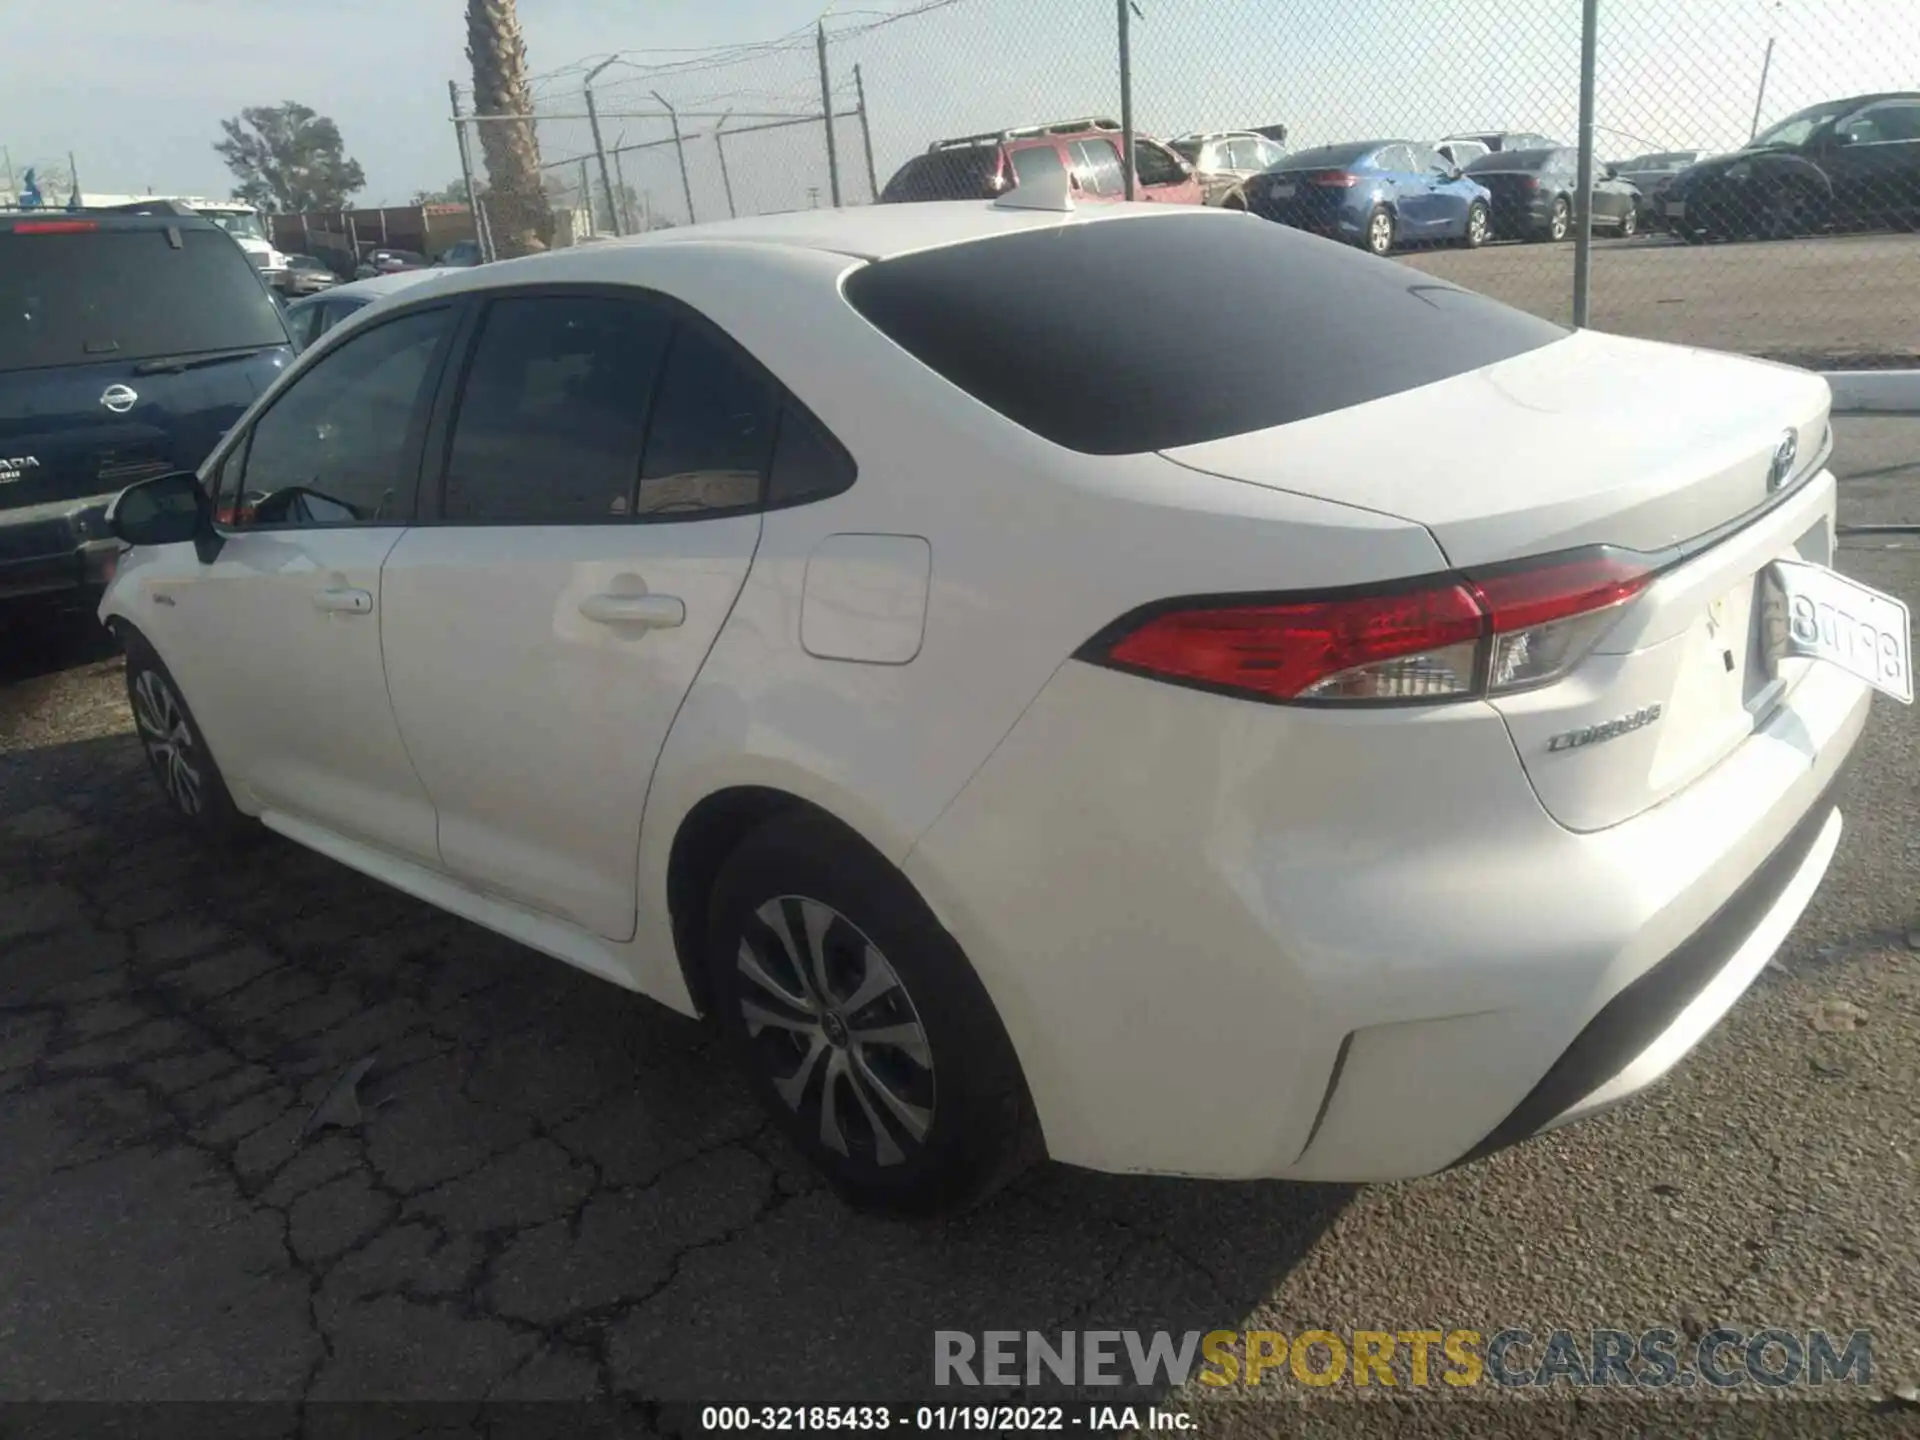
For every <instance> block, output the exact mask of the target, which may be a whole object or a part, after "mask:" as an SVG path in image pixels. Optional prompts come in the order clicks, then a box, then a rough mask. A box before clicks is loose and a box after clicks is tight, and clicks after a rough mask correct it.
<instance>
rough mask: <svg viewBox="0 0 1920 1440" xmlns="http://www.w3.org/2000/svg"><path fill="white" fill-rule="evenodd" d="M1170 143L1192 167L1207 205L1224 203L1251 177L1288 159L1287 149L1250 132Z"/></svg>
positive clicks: (1198, 136) (1216, 132) (1190, 137)
mask: <svg viewBox="0 0 1920 1440" xmlns="http://www.w3.org/2000/svg"><path fill="white" fill-rule="evenodd" d="M1167 143H1168V144H1169V145H1171V146H1172V147H1173V148H1174V149H1175V150H1176V151H1178V152H1179V154H1180V157H1181V158H1182V159H1183V160H1185V161H1186V162H1187V163H1188V164H1189V165H1191V166H1193V170H1194V175H1193V178H1194V179H1196V180H1198V181H1199V182H1200V194H1201V199H1202V200H1203V201H1204V202H1205V203H1206V204H1208V205H1219V204H1221V203H1222V202H1224V201H1225V200H1226V198H1227V196H1228V195H1229V194H1231V193H1232V192H1233V191H1234V190H1235V189H1236V188H1237V187H1238V186H1239V185H1240V183H1241V182H1242V181H1243V180H1245V179H1246V178H1247V177H1248V176H1250V175H1258V174H1259V173H1260V172H1261V171H1262V170H1270V169H1272V168H1273V167H1274V166H1275V165H1278V164H1279V163H1280V162H1281V161H1282V160H1284V159H1286V158H1287V152H1286V150H1285V148H1284V147H1282V146H1280V145H1276V144H1275V143H1274V142H1273V141H1271V140H1269V139H1267V138H1266V136H1264V135H1256V134H1254V133H1253V132H1252V131H1251V130H1214V131H1208V132H1206V133H1204V134H1195V135H1182V136H1181V137H1180V138H1179V139H1177V140H1170V141H1168V142H1167Z"/></svg>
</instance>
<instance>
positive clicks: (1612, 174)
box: [1600, 165, 1620, 180]
mask: <svg viewBox="0 0 1920 1440" xmlns="http://www.w3.org/2000/svg"><path fill="white" fill-rule="evenodd" d="M1600 178H1601V179H1602V180H1618V179H1619V178H1620V170H1619V167H1618V166H1614V165H1609V166H1607V167H1606V169H1604V170H1602V171H1601V172H1600Z"/></svg>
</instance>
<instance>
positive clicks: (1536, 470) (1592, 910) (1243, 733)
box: [101, 192, 1910, 1210]
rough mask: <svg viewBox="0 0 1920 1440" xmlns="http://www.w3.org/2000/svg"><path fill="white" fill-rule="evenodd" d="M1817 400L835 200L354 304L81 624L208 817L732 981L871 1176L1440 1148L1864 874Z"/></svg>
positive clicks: (1189, 212)
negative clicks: (97, 629) (1849, 788)
mask: <svg viewBox="0 0 1920 1440" xmlns="http://www.w3.org/2000/svg"><path fill="white" fill-rule="evenodd" d="M1195 275H1199V276H1205V277H1206V281H1205V283H1203V284H1189V283H1186V282H1185V280H1184V279H1181V278H1179V277H1190V276H1195ZM1828 407H1829V395H1828V391H1827V387H1826V386H1825V384H1824V383H1823V382H1822V381H1821V380H1820V379H1818V378H1817V377H1815V376H1813V375H1810V374H1807V373H1804V372H1801V371H1797V370H1792V369H1787V368H1784V367H1780V366H1775V365H1769V364H1764V363H1760V362H1755V361H1750V360H1744V359H1738V358H1733V357H1730V356H1726V355H1719V354H1710V353H1704V352H1700V351H1694V350H1687V349H1680V348H1674V347H1670V346H1664V345H1656V344H1650V343H1643V342H1639V341H1633V340H1625V339H1619V338H1616V337H1613V336H1609V335H1603V334H1598V333H1594V332H1578V333H1574V332H1569V331H1567V330H1564V329H1562V328H1560V327H1558V326H1556V325H1553V324H1550V323H1548V322H1547V321H1545V320H1541V319H1537V318H1534V317H1533V316H1530V315H1525V314H1521V313H1519V312H1517V311H1514V310H1511V309H1507V308H1505V307H1504V306H1502V305H1499V304H1497V303H1495V302H1493V301H1491V300H1488V299H1485V298H1483V297H1481V296H1478V295H1475V294H1472V293H1470V292H1467V291H1463V290H1460V289H1457V288H1455V287H1454V286H1451V285H1448V284H1445V283H1443V282H1441V281H1439V280H1435V279H1433V278H1431V277H1428V276H1426V275H1422V274H1419V273H1416V272H1414V271H1412V270H1408V269H1405V268H1403V267H1401V266H1398V265H1395V264H1391V263H1386V262H1382V261H1378V260H1374V259H1371V258H1369V257H1367V256H1364V255H1361V254H1359V253H1357V252H1355V251H1353V250H1351V249H1348V248H1346V247H1342V246H1340V245H1336V244H1333V243H1330V242H1326V241H1322V240H1319V239H1315V238H1313V237H1310V236H1307V235H1304V234H1301V233H1300V232H1298V231H1294V230H1290V229H1286V228H1284V227H1281V226H1278V225H1272V224H1269V223H1266V222H1264V221H1261V220H1258V219H1254V218H1251V217H1248V216H1245V215H1238V214H1233V213H1223V212H1219V211H1202V210H1199V209H1198V208H1197V207H1196V208H1185V207H1181V208H1178V209H1176V207H1170V206H1153V205H1139V206H1110V207H1109V206H1103V207H1100V208H1099V209H1098V210H1097V211H1095V210H1086V211H1082V212H1080V213H1073V212H1072V210H1071V208H1070V202H1067V201H1065V200H1063V199H1059V198H1057V197H1055V198H1053V199H1049V198H1048V197H1039V198H1038V199H1035V198H1032V197H1025V196H1022V195H1021V194H1020V193H1019V192H1016V193H1015V195H1014V196H1012V197H1008V198H1006V199H1003V200H1001V201H999V202H995V203H985V202H982V203H965V204H928V205H902V206H877V207H872V208H867V209H860V210H844V211H815V212H807V213H801V214H794V215H783V216H776V217H770V218H764V219H753V220H741V221H736V222H730V223H727V224H721V225H709V226H696V227H691V228H687V229H680V230H674V231H671V232H668V233H665V234H657V235H650V236H647V237H644V238H641V239H637V240H630V241H624V242H614V243H609V244H605V245H596V246H592V247H587V248H582V249H576V250H570V251H564V252H558V253H554V254H549V255H543V256H540V257H537V258H533V259H528V260H523V261H513V262H509V263H505V264H499V265H491V266H487V267H485V268H483V269H476V270H470V271H466V272H463V273H460V274H450V275H448V276H446V277H445V278H444V279H442V280H441V281H440V282H439V283H437V284H436V285H434V286H431V287H424V288H423V289H422V290H419V291H416V292H411V293H405V294H399V295H396V296H393V297H391V298H389V299H387V300H384V301H382V302H380V303H379V304H377V305H375V306H373V307H370V308H368V309H367V310H364V311H362V312H361V313H360V314H359V315H357V316H355V317H353V318H352V319H351V320H349V321H347V322H346V323H344V324H343V325H341V326H340V327H339V328H338V329H336V330H334V331H332V332H330V333H329V334H327V335H326V336H325V337H323V338H322V340H321V341H320V343H319V344H317V345H316V346H315V347H314V348H313V349H312V350H310V351H308V352H307V353H306V354H305V355H303V356H302V357H301V359H300V361H299V363H298V364H297V365H295V366H293V367H292V368H291V369H290V371H289V372H288V374H287V375H286V376H285V377H284V378H283V379H281V380H280V381H279V383H277V384H276V385H275V386H274V388H273V389H272V390H271V391H270V392H269V393H268V394H267V395H265V396H264V397H263V398H262V399H261V400H260V401H259V403H257V404H256V405H255V406H254V407H253V409H252V410H251V411H250V412H249V413H248V414H247V415H246V416H245V417H244V419H243V420H242V421H241V422H240V424H238V425H237V426H236V427H235V428H234V430H233V431H232V433H231V434H230V435H229V436H227V438H226V439H225V440H224V441H223V443H222V444H221V445H220V446H219V448H218V449H217V450H216V451H215V452H214V454H213V455H212V457H211V458H210V459H209V460H208V461H207V463H206V465H205V466H204V467H203V468H202V470H201V471H200V474H199V476H198V477H197V478H195V477H190V476H186V475H177V476H172V477H166V478H162V479H160V480H156V481H151V482H148V483H147V484H145V485H143V486H138V487H135V488H133V489H130V490H128V491H127V492H125V493H124V494H123V495H122V496H121V497H120V500H119V502H118V503H117V505H116V507H115V511H114V524H115V526H116V532H117V533H118V534H119V536H120V537H121V539H123V540H124V541H126V542H128V544H129V545H130V546H131V547H132V548H131V549H130V550H129V552H128V553H127V555H126V556H125V557H124V558H123V561H122V564H121V567H120V570H119V573H118V576H117V578H116V579H115V581H114V583H113V585H112V588H111V589H110V590H109V592H108V593H107V596H106V599H105V602H104V605H103V607H102V612H101V613H102V615H103V617H104V619H105V620H106V621H107V622H108V623H109V624H110V625H111V626H112V627H113V628H114V629H115V630H116V631H117V632H118V633H119V635H120V637H121V638H122V640H123V642H124V644H125V648H126V652H127V657H128V664H127V679H128V685H129V690H130V696H131V702H132V707H133V714H134V718H135V720H136V722H137V725H138V730H139V734H140V737H141V739H142V740H143V741H144V742H145V744H146V747H147V750H148V753H149V754H150V756H151V758H152V761H153V765H154V768H155V770H156V772H157V774H158V776H159V779H160V780H161V782H162V784H163V785H164V786H165V788H166V792H167V794H168V796H169V797H170V799H171V802H172V804H173V805H174V806H175V807H176V808H177V809H178V810H179V812H180V814H181V816H182V817H183V819H185V820H186V821H187V822H188V823H189V824H191V825H193V826H195V827H198V828H199V829H200V830H202V831H203V832H206V833H207V834H208V835H209V836H211V837H215V838H224V837H228V836H231V835H233V834H234V833H236V832H239V831H244V830H246V829H248V828H251V826H252V823H253V822H255V821H257V822H259V823H260V824H264V825H265V826H266V827H267V828H269V829H271V830H274V831H277V832H279V833H280V834H281V835H283V836H286V837H289V838H291V839H292V840H294V841H297V842H299V843H300V844H303V845H306V846H310V847H312V848H313V849H315V850H318V851H320V852H321V853H323V854H325V855H328V856H331V857H333V858H334V859H336V860H338V861H340V862H341V863H343V864H346V865H350V866H353V867H355V868H357V869H360V870H363V871H365V872H366V873H367V874H369V875H372V876H375V877H377V878H378V879H380V880H383V881H385V882H387V883H388V884H390V885H394V886H397V887H398V888H400V889H402V890H405V891H407V892H410V893H411V894H414V895H416V896H420V897H423V898H424V899H426V900H428V901H430V902H431V903H433V904H435V905H438V906H441V907H444V908H445V909H447V910H449V911H452V912H453V913H454V914H456V915H460V916H464V917H466V918H467V919H469V920H472V921H475V922H477V923H478V924H480V925H483V926H487V927H490V928H492V929H494V930H497V931H499V932H501V933H502V934H504V935H507V936H510V937H512V938H514V939H515V940H518V941H521V942H523V943H524V944H526V945H528V946H530V947H532V948H533V949H535V950H540V951H544V952H545V953H547V954H548V955H552V956H555V957H558V958H559V959H561V960H564V961H567V962H569V963H571V964H574V965H577V966H580V967H581V968H583V969H586V970H589V971H592V972H593V973H594V974H596V975H600V976H603V977H605V978H606V979H608V980H610V981H612V982H614V983H615V984H617V985H620V986H624V987H626V988H628V989H631V990H636V991H640V992H642V993H644V994H646V995H649V996H652V997H653V998H655V999H657V1000H659V1001H662V1002H664V1003H665V1004H667V1005H669V1006H672V1007H673V1008H675V1009H677V1010H681V1011H685V1012H688V1013H690V1014H703V1015H711V1016H713V1017H715V1018H716V1019H717V1021H718V1022H719V1024H720V1025H721V1026H723V1027H724V1029H725V1030H726V1031H727V1033H728V1034H729V1036H730V1038H731V1041H732V1042H733V1044H734V1048H736V1049H737V1051H738V1053H739V1056H740V1058H741V1060H742V1061H743V1062H744V1063H745V1064H746V1065H747V1066H748V1067H749V1069H750V1072H751V1075H752V1078H753V1081H754V1084H755V1085H756V1087H757V1090H758V1092H759V1094H760V1096H761V1098H762V1100H763V1101H764V1103H765V1105H766V1106H767V1108H768V1110H769V1111H771V1113H772V1114H773V1115H774V1116H775V1117H776V1118H777V1119H778V1121H779V1122H780V1123H781V1124H782V1125H783V1126H784V1127H785V1129H786V1131H787V1133H788V1134H790V1135H791V1137H792V1139H793V1141H794V1143H795V1144H796V1145H797V1146H799V1147H800V1149H801V1150H803V1151H804V1152H805V1153H806V1154H807V1155H808V1156H810V1157H811V1158H812V1159H813V1160H814V1161H815V1162H816V1163H817V1164H818V1165H819V1166H820V1167H821V1168H822V1169H823V1170H824V1171H825V1172H826V1173H827V1174H828V1175H829V1176H830V1177H831V1178H832V1180H833V1181H834V1182H835V1184H836V1185H837V1186H838V1187H839V1188H840V1190H841V1191H842V1192H843V1193H844V1194H846V1195H848V1196H849V1197H850V1198H852V1199H854V1200H856V1201H858V1202H861V1203H865V1204H869V1205H874V1206H879V1207H887V1208H893V1209H900V1210H929V1209H935V1208H939V1207H943V1206H948V1205H952V1204H957V1203H962V1202H964V1201H966V1200H968V1199H971V1198H976V1197H978V1196H979V1195H981V1194H984V1193H985V1192H987V1191H989V1190H990V1189H991V1188H992V1187H993V1186H994V1185H995V1184H996V1183H997V1182H998V1181H1000V1180H1002V1179H1004V1178H1005V1177H1006V1176H1007V1175H1009V1174H1010V1173H1012V1172H1013V1171H1014V1170H1015V1169H1017V1168H1018V1167H1019V1166H1020V1165H1021V1164H1022V1163H1024V1162H1026V1161H1028V1160H1031V1159H1032V1158H1034V1157H1036V1156H1038V1155H1042V1154H1045V1155H1051V1156H1052V1157H1054V1158H1056V1159H1059V1160H1063V1161H1068V1162H1071V1163H1074V1164H1077V1165H1084V1166H1092V1167H1096V1168H1099V1169H1104V1170H1114V1171H1158V1172H1172V1173H1178V1174H1184V1175H1198V1176H1223V1177H1226V1176H1231V1177H1253V1176H1279V1177H1294V1178H1308V1179H1341V1180H1370V1179H1384V1178H1390V1177H1399V1176H1410V1175H1417V1174H1421V1173H1425V1172H1430V1171H1434V1170H1437V1169H1441V1168H1444V1167H1446V1166H1449V1165H1452V1164H1454V1163H1456V1162H1459V1161H1461V1160H1463V1159H1467V1158H1471V1157H1474V1156H1478V1155H1481V1154H1484V1153H1486V1152H1487V1151H1489V1150H1491V1149H1494V1148H1497V1147H1499V1146H1502V1145H1504V1144H1507V1143H1510V1142H1512V1141H1515V1140H1519V1139H1521V1138H1523V1137H1525V1136H1528V1135H1532V1134H1535V1133H1537V1132H1540V1131H1542V1130H1546V1129H1549V1128H1552V1127H1554V1126H1557V1125H1560V1124H1562V1123H1564V1122H1566V1121H1568V1120H1570V1119H1572V1118H1575V1117H1578V1116H1581V1115H1584V1114H1587V1113H1590V1112H1592V1111H1595V1110H1598V1109H1600V1108H1602V1107H1605V1106H1607V1105H1610V1104H1613V1103H1614V1102H1616V1101H1618V1100H1620V1099H1622V1098H1623V1097H1625V1096H1628V1095H1630V1094H1632V1093H1634V1092H1635V1091H1637V1090H1639V1089H1641V1088H1642V1087H1644V1086H1646V1085H1647V1084H1649V1083H1650V1082H1652V1081H1653V1080H1655V1079H1656V1078H1657V1077H1659V1076H1660V1075H1662V1074H1663V1073H1665V1072H1666V1071H1667V1070H1668V1069H1669V1068H1670V1067H1672V1066H1673V1065H1674V1063H1675V1062H1676V1061H1677V1060H1679V1059H1680V1057H1681V1056H1682V1055H1683V1054H1685V1053H1686V1052H1687V1051H1688V1050H1689V1049H1690V1048H1691V1047H1692V1046H1693V1045H1694V1044H1695V1042H1697V1041H1698V1040H1699V1039H1700V1038H1701V1036H1702V1035H1703V1034H1705V1033H1706V1031H1707V1030H1708V1029H1709V1028H1710V1027H1711V1026H1712V1025H1713V1024H1714V1023H1715V1022H1716V1021H1717V1020H1718V1019H1719V1017H1720V1016H1721V1015H1722V1014H1723V1013H1724V1012H1725V1011H1726V1010H1727V1009H1728V1008H1729V1007H1730V1006H1731V1005H1732V1004H1733V1003H1734V1001H1735V999H1736V998H1737V997H1738V996H1739V995H1740V993H1741V991H1742V990H1743V989H1744V988H1745V987H1746V986H1747V985H1748V983H1749V982H1750V981H1752V979H1753V978H1754V976H1755V975H1756V974H1757V973H1758V972H1759V970H1760V969H1761V968H1762V966H1763V965H1764V964H1765V963H1766V961H1767V958H1768V956H1769V955H1770V954H1771V953H1772V952H1773V951H1774V949H1775V948H1776V947H1777V946H1778V945H1779V944H1780V943H1781V941H1782V938H1783V937H1784V936H1785V935H1786V933H1787V931H1788V929H1789V927H1790V926H1791V925H1792V924H1793V923H1794V920H1795V918H1796V917H1797V916H1798V915H1799V914H1800V913H1801V911H1802V909H1803V908H1804V907H1805V906H1806V904H1807V901H1808V899H1809V897H1810V896H1811V895H1812V893H1813V891H1814V888H1815V886H1816V885H1818V883H1819V882H1820V879H1821V877H1822V875H1823V873H1824V872H1825V870H1826V868H1827V865H1828V862H1829V860H1830V859H1831V858H1832V856H1833V853H1834V847H1835V845H1836V843H1837V842H1838V839H1839V835H1840V824H1841V822H1840V815H1839V813H1838V811H1837V810H1836V808H1835V801H1834V793H1833V791H1834V780H1835V776H1836V773H1837V772H1838V771H1839V769H1840V764H1841V761H1842V760H1843V759H1844V758H1845V757H1846V756H1847V753H1848V751H1849V750H1850V749H1851V748H1852V747H1853V745H1854V742H1855V740H1856V738H1857V737H1858V736H1859V734H1860V730H1861V726H1862V724H1863V723H1864V721H1865V719H1866V715H1867V711H1868V702H1869V695H1870V690H1871V689H1873V688H1879V689H1883V690H1887V691H1890V692H1894V693H1901V692H1905V693H1908V694H1910V680H1909V672H1908V654H1909V641H1908V625H1907V616H1906V612H1905V610H1904V609H1903V608H1902V607H1901V606H1900V605H1899V603H1898V602H1897V601H1893V600H1891V599H1888V598H1886V597H1884V596H1880V595H1878V594H1876V593H1875V592H1873V591H1869V590H1866V589H1864V588H1863V587H1860V586H1858V585H1855V584H1853V583H1852V582H1850V581H1848V580H1846V579H1844V578H1843V577H1840V576H1838V575H1836V574H1835V573H1834V572H1833V570H1832V569H1831V568H1830V567H1831V564H1832V561H1833V543H1834V542H1833V534H1834V493H1835V492H1834V482H1833V478H1832V476H1831V475H1830V474H1829V473H1828V471H1827V470H1826V468H1825V461H1826V458H1827V454H1828V451H1829V449H1830V446H1831V438H1830V432H1829V428H1828Z"/></svg>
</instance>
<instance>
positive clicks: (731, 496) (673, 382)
mask: <svg viewBox="0 0 1920 1440" xmlns="http://www.w3.org/2000/svg"><path fill="white" fill-rule="evenodd" d="M772 416H773V390H772V386H771V385H770V384H769V382H768V381H767V379H766V378H765V376H764V375H763V374H761V373H760V372H759V371H757V370H756V369H754V368H753V367H752V366H751V365H750V364H749V363H748V362H747V361H746V360H745V359H744V358H743V357H741V356H740V355H739V353H738V352H737V351H736V350H735V349H734V348H733V346H732V345H731V344H729V343H728V342H726V341H724V340H722V339H721V338H720V337H719V336H718V335H717V334H716V333H714V332H713V331H712V330H711V329H710V328H709V327H707V326H705V325H702V324H699V323H697V322H695V321H691V320H681V321H680V322H679V324H678V325H676V326H675V328H674V333H673V340H672V343H671V345H670V346H669V347H668V350H667V360H666V368H665V369H664V370H662V371H661V374H660V383H659V384H658V386H657V387H656V388H655V390H654V398H653V419H652V421H651V423H650V424H649V425H648V427H647V443H646V454H645V456H644V458H643V459H642V460H641V464H640V495H639V501H638V503H637V505H636V506H635V512H636V513H637V514H639V515H640V516H642V517H654V518H668V517H673V516H689V515H699V514H702V513H712V512H721V513H725V512H729V511H739V510H747V509H751V508H753V507H754V506H756V505H758V504H759V503H760V490H761V477H762V476H763V475H764V474H765V471H766V466H767V455H768V451H769V448H770V442H771V440H772V434H771V431H772Z"/></svg>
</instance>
